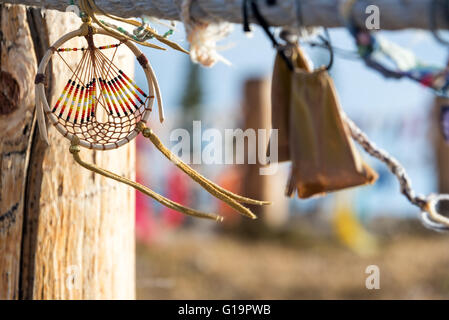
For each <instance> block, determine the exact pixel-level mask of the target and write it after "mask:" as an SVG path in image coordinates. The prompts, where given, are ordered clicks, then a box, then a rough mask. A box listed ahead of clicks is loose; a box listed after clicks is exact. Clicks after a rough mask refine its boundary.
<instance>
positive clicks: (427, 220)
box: [342, 113, 449, 231]
mask: <svg viewBox="0 0 449 320" xmlns="http://www.w3.org/2000/svg"><path fill="white" fill-rule="evenodd" d="M342 117H343V120H344V121H345V123H346V125H347V126H348V129H349V131H350V133H351V136H352V138H353V139H354V140H355V141H356V142H357V143H358V144H359V145H360V146H361V147H362V148H363V149H364V150H365V151H366V152H367V153H368V154H370V155H371V156H373V157H374V158H376V159H378V160H380V161H381V162H383V163H384V164H385V165H386V166H387V167H388V169H389V170H390V171H391V172H392V173H393V174H394V175H395V177H396V179H397V180H398V182H399V185H400V190H401V193H402V194H403V195H404V196H405V197H406V198H407V200H408V201H409V202H410V203H412V204H413V205H415V206H417V207H418V208H419V209H420V210H421V221H422V222H423V224H424V225H425V226H426V227H427V228H429V229H432V230H436V231H449V219H448V218H446V217H444V216H442V215H441V214H439V213H438V209H437V207H438V204H439V202H440V201H443V200H444V201H448V200H449V195H434V194H432V195H429V196H427V197H425V196H422V195H416V193H415V191H414V190H413V188H412V184H411V180H410V178H409V176H408V175H407V172H406V171H405V169H404V167H403V166H402V165H401V164H400V163H399V161H398V160H396V159H395V158H394V157H393V156H391V155H390V154H388V152H386V151H385V150H382V149H380V148H378V147H377V146H376V145H375V144H374V143H373V142H371V141H370V139H369V138H368V136H367V135H366V134H365V133H364V132H363V131H362V130H361V129H360V128H359V127H357V125H356V124H355V123H354V122H353V121H352V120H351V119H349V117H348V116H347V115H346V114H344V113H343V114H342Z"/></svg>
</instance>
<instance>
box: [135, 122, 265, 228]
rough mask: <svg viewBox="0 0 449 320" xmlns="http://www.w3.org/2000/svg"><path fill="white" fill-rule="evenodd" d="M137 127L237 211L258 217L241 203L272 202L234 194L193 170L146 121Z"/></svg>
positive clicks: (178, 164) (163, 151)
mask: <svg viewBox="0 0 449 320" xmlns="http://www.w3.org/2000/svg"><path fill="white" fill-rule="evenodd" d="M137 129H138V130H139V131H140V132H142V135H143V136H144V137H145V138H148V139H149V140H150V141H151V142H152V143H153V144H154V145H155V147H156V148H158V150H159V151H160V152H161V153H162V154H163V155H164V156H165V157H166V158H167V159H169V160H170V161H171V162H173V163H174V164H175V165H176V166H177V167H178V168H180V169H181V170H182V171H184V172H185V173H186V174H187V175H188V176H189V177H191V178H192V179H193V180H195V181H196V182H197V183H198V184H199V185H201V186H202V187H203V188H204V189H206V190H207V191H208V192H209V193H210V194H212V195H213V196H214V197H216V198H218V199H220V200H222V201H224V202H226V203H227V204H228V205H229V206H231V207H232V208H233V209H235V210H236V211H237V212H239V213H241V214H243V215H245V216H247V217H249V218H251V219H256V218H257V217H256V215H254V213H252V212H251V210H249V209H248V208H246V207H244V206H242V205H241V204H240V203H245V204H252V205H269V204H271V202H269V201H259V200H254V199H250V198H245V197H242V196H239V195H237V194H234V193H232V192H230V191H228V190H226V189H224V188H222V187H220V186H218V185H216V184H215V183H213V182H212V181H210V180H208V179H207V178H205V177H204V176H202V175H201V174H199V173H198V172H196V171H195V170H193V169H192V168H191V167H190V166H188V165H187V164H185V163H184V162H183V161H182V160H181V159H179V158H178V157H177V156H176V155H174V154H173V153H172V152H171V151H170V150H169V149H168V148H166V147H165V146H164V145H163V144H162V142H161V141H160V140H159V138H158V137H157V136H156V135H155V134H154V133H153V131H152V130H151V129H150V128H148V127H147V126H146V125H145V123H144V122H139V123H138V124H137Z"/></svg>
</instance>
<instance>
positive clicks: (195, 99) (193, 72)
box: [181, 60, 204, 131]
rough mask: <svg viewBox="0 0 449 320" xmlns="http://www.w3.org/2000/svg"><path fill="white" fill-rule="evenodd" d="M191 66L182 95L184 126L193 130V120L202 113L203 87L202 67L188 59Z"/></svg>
mask: <svg viewBox="0 0 449 320" xmlns="http://www.w3.org/2000/svg"><path fill="white" fill-rule="evenodd" d="M188 63H189V68H188V73H187V77H186V84H185V89H184V90H183V94H182V97H181V106H182V113H183V114H182V122H183V123H182V126H183V127H184V128H186V129H187V130H189V131H191V127H192V125H191V124H192V121H193V120H195V119H199V116H200V115H201V103H202V102H203V92H204V91H203V88H202V83H201V77H202V72H201V67H200V65H199V64H196V63H192V62H191V61H190V60H189V61H188Z"/></svg>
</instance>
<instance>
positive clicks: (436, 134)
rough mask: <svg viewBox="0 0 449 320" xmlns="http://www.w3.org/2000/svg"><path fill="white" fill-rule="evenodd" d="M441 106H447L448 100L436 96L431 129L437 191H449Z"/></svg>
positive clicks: (448, 148) (448, 154) (447, 149)
mask: <svg viewBox="0 0 449 320" xmlns="http://www.w3.org/2000/svg"><path fill="white" fill-rule="evenodd" d="M442 106H449V100H448V99H444V98H436V99H435V107H434V112H433V119H432V122H433V123H434V125H433V126H431V129H432V133H433V139H434V152H435V160H436V168H437V181H438V192H440V193H449V165H448V164H449V146H448V144H447V142H446V141H445V140H444V137H443V135H442V133H441V124H440V114H441V107H442Z"/></svg>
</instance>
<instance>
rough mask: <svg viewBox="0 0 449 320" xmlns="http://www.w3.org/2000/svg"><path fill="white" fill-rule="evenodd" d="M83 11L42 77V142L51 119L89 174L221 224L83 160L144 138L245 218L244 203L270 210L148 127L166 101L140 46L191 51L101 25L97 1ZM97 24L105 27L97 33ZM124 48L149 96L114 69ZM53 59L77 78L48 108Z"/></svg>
mask: <svg viewBox="0 0 449 320" xmlns="http://www.w3.org/2000/svg"><path fill="white" fill-rule="evenodd" d="M80 7H81V10H82V16H81V17H82V20H83V24H82V26H81V28H80V29H78V30H75V31H73V32H70V33H68V34H66V35H64V36H63V37H61V38H60V39H59V40H57V41H56V42H55V43H54V44H53V45H52V46H51V47H50V48H49V49H48V51H47V53H46V54H45V56H44V57H43V59H42V61H41V63H40V65H39V69H38V73H37V75H36V80H35V83H36V108H37V118H38V124H39V129H40V133H41V136H42V138H43V139H44V140H45V141H46V142H47V143H48V137H47V130H46V123H45V115H46V116H47V118H48V120H49V121H50V123H52V124H53V125H54V126H55V127H56V129H57V130H58V131H59V132H60V133H61V134H62V135H63V136H64V137H66V138H67V139H68V140H70V142H71V146H70V152H71V153H72V155H73V158H74V160H75V161H76V162H77V163H78V164H80V165H81V166H83V167H84V168H86V169H89V170H91V171H93V172H95V173H98V174H101V175H103V176H105V177H108V178H111V179H113V180H116V181H119V182H122V183H125V184H127V185H129V186H132V187H134V188H135V189H137V190H139V191H141V192H143V193H144V194H146V195H148V196H150V197H152V198H153V199H155V200H157V201H158V202H160V203H161V204H163V205H165V206H167V207H168V208H171V209H174V210H177V211H179V212H181V213H184V214H187V215H191V216H195V217H200V218H207V219H213V220H217V221H221V220H222V217H221V216H218V215H215V214H211V213H205V212H201V211H197V210H194V209H190V208H187V207H184V206H182V205H180V204H178V203H176V202H173V201H171V200H169V199H167V198H165V197H163V196H161V195H159V194H157V193H155V192H154V191H152V190H151V189H149V188H147V187H145V186H143V185H141V184H138V183H136V182H134V181H131V180H129V179H126V178H124V177H121V176H119V175H117V174H114V173H112V172H109V171H107V170H104V169H102V168H100V167H98V166H96V165H93V164H89V163H86V162H84V161H83V160H82V159H81V157H80V150H81V148H80V147H84V148H88V149H93V150H101V151H104V150H111V149H116V148H119V147H121V146H123V145H125V144H127V143H128V142H130V141H131V140H132V139H134V138H135V137H136V136H137V135H138V134H139V133H142V135H143V136H144V137H145V138H148V139H149V140H150V141H151V142H152V143H153V144H154V145H155V146H156V147H157V149H158V150H159V151H160V152H162V154H163V155H164V156H165V157H167V158H168V159H169V160H170V161H172V162H173V163H174V164H175V165H176V166H177V167H178V168H180V169H181V170H182V171H184V172H185V173H186V174H187V175H189V176H190V177H191V178H192V179H193V180H194V181H196V182H197V183H198V184H200V185H201V186H202V187H203V188H204V189H206V190H207V191H208V192H209V193H211V194H212V195H213V196H215V197H216V198H218V199H220V200H222V201H224V202H225V203H227V204H228V205H229V206H231V207H232V208H233V209H235V210H236V211H238V212H239V213H241V214H243V215H246V216H248V217H250V218H253V219H254V218H256V216H255V215H254V214H253V213H252V212H251V211H250V210H249V209H248V208H246V207H245V206H243V205H242V203H244V204H251V205H265V204H268V202H264V201H257V200H253V199H249V198H245V197H242V196H239V195H236V194H234V193H232V192H230V191H228V190H225V189H223V188H221V187H220V186H218V185H216V184H214V183H213V182H211V181H209V180H208V179H206V178H205V177H203V176H202V175H200V174H199V173H198V172H196V171H195V170H193V169H192V168H191V167H189V166H188V165H187V164H185V163H184V162H182V161H181V160H180V159H179V158H177V157H176V156H175V155H174V154H173V153H172V152H171V151H170V150H169V149H167V148H166V147H165V146H164V145H163V144H162V142H161V141H160V140H159V138H158V137H157V136H156V135H155V134H154V133H153V131H152V130H151V129H150V128H148V127H147V126H146V122H147V120H148V118H149V116H150V113H151V111H152V106H153V103H154V100H155V98H156V99H157V102H158V109H159V119H160V121H161V122H162V121H163V119H164V115H163V107H162V99H161V94H160V90H159V86H158V83H157V79H156V76H155V74H154V72H153V69H152V67H151V65H150V63H149V61H148V59H147V58H146V57H145V55H144V54H143V53H142V52H141V51H140V50H139V49H138V48H137V46H136V45H135V44H134V42H136V43H139V44H142V45H145V46H148V47H152V48H155V49H161V47H159V46H157V45H154V44H151V43H147V42H145V40H148V39H157V40H159V41H161V42H162V43H164V44H166V45H168V46H170V47H171V48H173V49H176V50H179V51H183V52H186V51H185V50H184V49H182V48H181V47H180V46H178V45H177V44H176V43H173V42H171V41H169V40H167V39H165V37H163V36H159V35H158V34H157V33H156V32H155V31H154V30H153V29H151V28H150V27H148V26H144V27H143V28H142V27H141V30H140V31H142V32H143V36H142V35H140V36H135V35H133V34H130V33H127V32H126V31H125V30H124V29H122V28H114V25H113V24H110V23H106V22H105V21H100V20H98V19H97V17H96V16H95V14H94V13H93V12H94V10H95V11H100V12H102V11H101V10H100V9H99V8H98V7H96V6H95V4H94V3H93V1H90V0H85V1H81V2H80ZM103 13H104V12H103ZM104 14H105V15H106V16H108V17H110V18H113V19H115V20H119V21H121V22H125V23H128V24H131V25H134V26H140V24H139V23H138V22H137V21H134V20H127V19H121V18H119V17H114V16H111V15H108V14H106V13H104ZM92 21H94V22H95V23H96V24H97V25H98V26H99V27H95V26H94V25H93V24H92ZM97 35H106V36H108V38H109V39H110V40H112V42H111V43H109V44H107V45H103V46H98V47H97V46H96V44H95V42H96V36H97ZM73 38H84V39H85V46H83V47H70V46H66V45H67V44H68V43H70V40H71V39H73ZM119 47H126V48H128V49H129V50H130V51H131V52H132V53H133V54H134V55H135V57H136V59H137V61H138V62H139V64H140V65H141V67H142V69H143V71H144V73H145V77H146V80H147V85H148V91H147V92H146V91H144V89H143V88H140V87H139V86H138V85H137V84H136V83H135V82H134V80H132V79H131V78H130V77H129V76H127V75H126V73H124V72H123V70H121V69H120V68H119V67H117V65H116V64H115V63H114V59H115V58H116V54H117V50H118V48H119ZM68 52H70V53H73V54H77V55H78V57H77V61H76V64H75V67H73V61H71V63H68V62H67V58H65V57H64V55H65V54H66V53H68ZM51 59H62V61H63V62H64V64H65V65H66V66H67V68H69V70H70V72H71V76H70V78H69V79H68V80H67V83H66V85H65V87H64V89H63V90H62V92H61V94H60V95H59V98H58V99H57V100H56V102H55V103H54V104H53V105H50V104H49V103H48V100H47V97H46V94H45V86H44V82H45V71H46V68H47V66H48V64H49V62H50V61H51ZM71 65H72V66H71Z"/></svg>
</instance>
